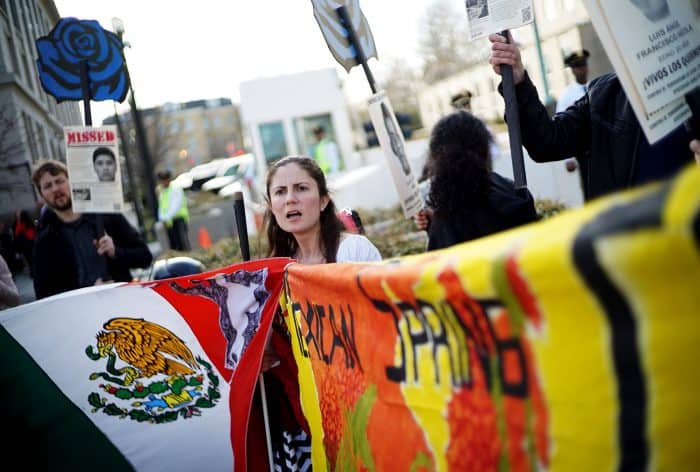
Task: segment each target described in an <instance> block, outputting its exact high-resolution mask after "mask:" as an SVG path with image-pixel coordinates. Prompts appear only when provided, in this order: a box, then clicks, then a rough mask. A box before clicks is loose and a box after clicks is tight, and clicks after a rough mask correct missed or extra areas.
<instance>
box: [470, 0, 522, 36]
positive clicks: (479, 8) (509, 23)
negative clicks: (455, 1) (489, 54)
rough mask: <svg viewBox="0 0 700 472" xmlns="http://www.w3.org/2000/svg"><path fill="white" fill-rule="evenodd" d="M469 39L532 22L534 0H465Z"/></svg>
mask: <svg viewBox="0 0 700 472" xmlns="http://www.w3.org/2000/svg"><path fill="white" fill-rule="evenodd" d="M464 7H465V9H466V12H467V29H468V36H469V40H470V41H473V40H475V39H479V38H483V37H484V36H488V35H489V34H491V33H499V32H501V31H503V30H509V29H515V28H519V27H521V26H525V25H527V24H529V23H532V22H533V20H534V18H535V17H534V13H533V12H534V10H533V6H532V0H508V1H503V0H464Z"/></svg>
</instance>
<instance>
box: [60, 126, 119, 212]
mask: <svg viewBox="0 0 700 472" xmlns="http://www.w3.org/2000/svg"><path fill="white" fill-rule="evenodd" d="M63 132H64V137H65V140H66V164H67V166H68V175H69V176H70V188H71V196H72V199H73V210H74V211H76V212H79V213H119V212H121V211H123V210H124V196H123V194H122V180H121V169H120V167H121V166H120V164H119V149H118V145H117V137H118V136H117V127H116V126H102V127H89V126H88V127H78V126H72V127H66V128H64V129H63Z"/></svg>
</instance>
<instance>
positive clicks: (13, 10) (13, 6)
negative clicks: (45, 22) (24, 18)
mask: <svg viewBox="0 0 700 472" xmlns="http://www.w3.org/2000/svg"><path fill="white" fill-rule="evenodd" d="M8 6H9V7H10V8H8V10H10V16H11V17H12V23H14V25H15V28H17V29H20V26H19V14H18V12H17V8H19V7H18V5H17V4H16V3H15V2H12V4H11V5H8Z"/></svg>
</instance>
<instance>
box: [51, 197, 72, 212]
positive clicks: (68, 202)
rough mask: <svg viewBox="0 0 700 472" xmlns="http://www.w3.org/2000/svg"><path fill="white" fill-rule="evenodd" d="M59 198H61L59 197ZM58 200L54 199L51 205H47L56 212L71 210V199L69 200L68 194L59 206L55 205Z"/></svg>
mask: <svg viewBox="0 0 700 472" xmlns="http://www.w3.org/2000/svg"><path fill="white" fill-rule="evenodd" d="M59 198H61V197H59ZM57 200H58V198H56V199H54V201H53V204H52V205H49V206H50V207H51V208H53V209H54V210H56V211H66V210H70V209H71V208H73V199H72V198H71V196H70V194H69V195H67V196H66V198H65V203H63V204H59V203H57Z"/></svg>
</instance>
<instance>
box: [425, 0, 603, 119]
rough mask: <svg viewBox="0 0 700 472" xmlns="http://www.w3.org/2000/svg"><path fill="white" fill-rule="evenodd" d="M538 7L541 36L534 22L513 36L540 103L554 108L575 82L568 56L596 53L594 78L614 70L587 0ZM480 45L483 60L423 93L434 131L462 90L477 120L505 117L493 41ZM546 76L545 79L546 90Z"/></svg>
mask: <svg viewBox="0 0 700 472" xmlns="http://www.w3.org/2000/svg"><path fill="white" fill-rule="evenodd" d="M533 3H534V6H535V14H536V18H537V31H538V33H539V34H538V35H536V34H535V25H534V24H532V25H527V26H523V27H521V28H517V29H515V30H513V31H512V33H513V36H514V37H515V40H516V41H517V42H518V43H519V44H520V45H521V48H520V51H521V57H522V60H523V63H524V65H525V68H526V69H527V71H528V74H529V75H530V78H531V79H532V81H533V83H534V84H535V85H536V86H537V90H538V92H539V95H540V99H541V100H542V101H543V103H547V102H549V104H551V105H552V107H553V104H554V103H555V102H556V99H557V98H558V97H559V95H560V94H561V93H562V92H563V91H564V89H565V88H566V87H567V86H568V85H569V84H571V83H572V82H573V81H574V77H573V75H572V73H571V70H570V69H568V68H566V67H565V66H564V57H565V56H566V55H568V54H569V53H571V52H573V51H575V50H580V49H587V50H588V51H589V52H590V53H591V56H590V58H589V60H588V68H589V79H592V78H594V77H597V76H599V75H602V74H605V73H607V72H611V71H612V70H613V69H612V65H611V64H610V61H609V59H608V57H607V55H606V54H605V51H604V50H603V46H602V44H601V43H600V40H599V39H598V36H597V35H596V33H595V31H594V29H593V25H592V24H591V21H590V17H589V15H588V12H587V11H586V8H585V7H584V5H583V2H581V1H580V0H534V2H533ZM537 36H539V50H538V47H537V45H538V41H537V40H536V39H537ZM475 44H478V47H480V48H482V49H483V54H482V57H481V58H480V60H479V61H478V62H475V63H474V64H473V65H472V66H471V67H469V68H468V69H466V70H464V71H462V72H460V73H458V74H455V75H453V76H451V77H448V78H447V79H444V80H441V81H439V82H436V83H434V84H431V85H429V86H426V87H425V88H424V89H423V90H422V91H421V92H420V94H419V99H418V101H419V107H420V114H421V119H422V121H423V124H424V126H425V127H426V128H427V129H431V128H432V127H433V125H434V124H435V123H436V122H437V120H439V119H440V117H442V116H444V115H445V114H447V113H449V112H450V111H452V110H451V107H450V97H452V95H454V94H455V93H457V92H459V91H461V90H463V89H468V90H470V91H471V92H472V94H473V97H472V100H471V105H472V111H473V112H474V113H475V114H476V115H477V116H479V117H481V118H483V119H486V120H496V119H499V118H501V117H503V112H504V104H503V98H502V97H501V95H500V94H499V93H498V84H499V83H500V82H501V78H500V76H498V75H496V73H495V72H494V71H493V69H492V68H491V65H490V64H489V63H488V57H489V54H490V43H489V42H488V41H486V40H483V41H481V42H478V43H475ZM540 54H541V56H540ZM540 57H541V59H542V60H540ZM543 71H544V73H543ZM543 77H546V86H545V81H544V80H543Z"/></svg>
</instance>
